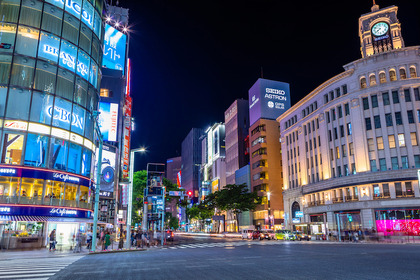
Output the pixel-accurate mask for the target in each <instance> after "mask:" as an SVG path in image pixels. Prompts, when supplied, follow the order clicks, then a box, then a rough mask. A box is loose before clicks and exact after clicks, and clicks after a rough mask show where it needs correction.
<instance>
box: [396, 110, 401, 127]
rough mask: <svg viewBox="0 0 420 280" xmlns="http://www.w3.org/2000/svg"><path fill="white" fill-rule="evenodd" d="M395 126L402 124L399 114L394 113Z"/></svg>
mask: <svg viewBox="0 0 420 280" xmlns="http://www.w3.org/2000/svg"><path fill="white" fill-rule="evenodd" d="M395 124H396V125H402V124H403V121H402V117H401V112H395Z"/></svg>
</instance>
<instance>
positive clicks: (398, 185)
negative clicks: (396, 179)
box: [395, 183, 403, 197]
mask: <svg viewBox="0 0 420 280" xmlns="http://www.w3.org/2000/svg"><path fill="white" fill-rule="evenodd" d="M395 195H396V196H397V197H401V196H402V195H403V192H402V185H401V183H395Z"/></svg>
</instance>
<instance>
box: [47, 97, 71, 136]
mask: <svg viewBox="0 0 420 280" xmlns="http://www.w3.org/2000/svg"><path fill="white" fill-rule="evenodd" d="M53 115H54V116H53V120H52V124H53V126H56V127H60V128H63V129H66V130H70V122H71V119H72V117H71V102H69V101H67V100H64V99H61V98H58V97H56V98H55V103H54V113H53Z"/></svg>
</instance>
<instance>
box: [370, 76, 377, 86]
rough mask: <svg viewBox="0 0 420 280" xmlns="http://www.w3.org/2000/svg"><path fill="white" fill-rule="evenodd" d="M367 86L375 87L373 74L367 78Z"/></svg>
mask: <svg viewBox="0 0 420 280" xmlns="http://www.w3.org/2000/svg"><path fill="white" fill-rule="evenodd" d="M369 85H370V86H376V76H375V75H374V74H373V75H370V76H369Z"/></svg>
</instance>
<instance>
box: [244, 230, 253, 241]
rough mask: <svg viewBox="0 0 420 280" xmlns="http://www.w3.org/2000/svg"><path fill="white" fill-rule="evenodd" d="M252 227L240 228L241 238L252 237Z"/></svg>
mask: <svg viewBox="0 0 420 280" xmlns="http://www.w3.org/2000/svg"><path fill="white" fill-rule="evenodd" d="M252 232H253V230H252V229H243V230H242V239H252Z"/></svg>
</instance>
